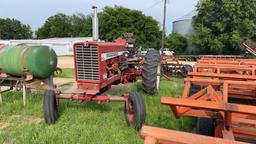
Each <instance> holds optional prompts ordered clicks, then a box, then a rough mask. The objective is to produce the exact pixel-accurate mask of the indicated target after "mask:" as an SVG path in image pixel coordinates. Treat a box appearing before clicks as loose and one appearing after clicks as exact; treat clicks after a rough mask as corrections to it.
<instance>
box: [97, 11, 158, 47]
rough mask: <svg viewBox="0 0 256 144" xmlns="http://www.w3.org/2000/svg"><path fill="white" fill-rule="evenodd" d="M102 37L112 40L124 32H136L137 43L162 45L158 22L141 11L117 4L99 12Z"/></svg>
mask: <svg viewBox="0 0 256 144" xmlns="http://www.w3.org/2000/svg"><path fill="white" fill-rule="evenodd" d="M99 21H100V22H99V23H100V38H101V39H103V40H106V41H112V40H114V39H116V38H118V37H120V36H121V35H122V34H124V33H128V32H131V33H134V36H135V38H136V44H137V45H139V46H142V47H153V48H159V47H160V39H161V31H160V28H159V26H158V22H157V21H156V20H154V19H153V18H152V17H150V16H145V15H144V14H143V13H142V12H141V11H137V10H131V9H128V8H124V7H120V6H115V7H113V8H112V7H105V8H104V10H103V12H101V13H100V14H99Z"/></svg>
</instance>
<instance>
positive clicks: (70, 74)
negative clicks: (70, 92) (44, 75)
mask: <svg viewBox="0 0 256 144" xmlns="http://www.w3.org/2000/svg"><path fill="white" fill-rule="evenodd" d="M57 77H60V78H74V77H75V70H74V69H72V68H63V69H62V74H60V75H58V76H57Z"/></svg>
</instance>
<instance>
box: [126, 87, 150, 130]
mask: <svg viewBox="0 0 256 144" xmlns="http://www.w3.org/2000/svg"><path fill="white" fill-rule="evenodd" d="M124 114H125V120H126V122H127V124H128V125H129V126H131V127H134V128H135V129H140V128H141V127H142V125H143V124H144V122H145V119H146V106H145V101H144V98H143V97H142V96H141V94H140V93H138V92H136V93H129V96H128V101H127V102H126V103H125V106H124Z"/></svg>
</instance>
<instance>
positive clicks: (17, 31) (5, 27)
mask: <svg viewBox="0 0 256 144" xmlns="http://www.w3.org/2000/svg"><path fill="white" fill-rule="evenodd" d="M28 38H32V30H31V28H30V26H29V25H25V24H22V23H21V22H20V21H18V20H16V19H10V18H7V19H0V39H28Z"/></svg>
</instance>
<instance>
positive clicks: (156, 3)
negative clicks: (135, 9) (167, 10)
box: [144, 0, 163, 12]
mask: <svg viewBox="0 0 256 144" xmlns="http://www.w3.org/2000/svg"><path fill="white" fill-rule="evenodd" d="M162 2H163V0H160V1H157V2H155V3H154V4H152V5H151V6H150V7H148V8H147V9H145V10H144V12H146V11H148V10H150V9H152V8H153V7H155V6H157V5H159V4H160V3H162Z"/></svg>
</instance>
